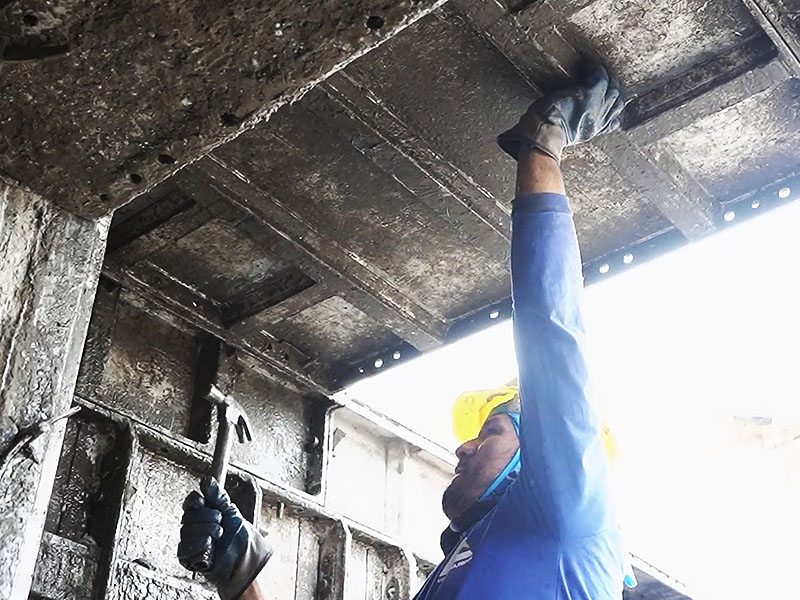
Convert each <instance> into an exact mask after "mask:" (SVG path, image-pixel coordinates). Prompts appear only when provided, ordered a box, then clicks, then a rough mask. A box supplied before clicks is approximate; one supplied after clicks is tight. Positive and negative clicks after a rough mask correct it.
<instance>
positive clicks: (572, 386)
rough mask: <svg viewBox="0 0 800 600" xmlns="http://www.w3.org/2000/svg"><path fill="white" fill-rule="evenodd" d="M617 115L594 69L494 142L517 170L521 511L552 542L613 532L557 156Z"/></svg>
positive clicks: (611, 93)
mask: <svg viewBox="0 0 800 600" xmlns="http://www.w3.org/2000/svg"><path fill="white" fill-rule="evenodd" d="M623 108H624V103H623V100H622V98H621V97H620V93H619V90H618V89H617V88H616V86H615V85H614V84H613V83H612V82H610V81H609V78H608V75H607V74H606V72H605V70H603V69H598V70H597V71H596V72H595V73H594V74H593V75H592V76H591V77H590V78H589V79H588V80H587V81H586V82H585V83H584V85H582V86H579V87H576V88H572V89H568V90H564V91H561V92H557V93H556V94H553V95H551V96H547V97H545V98H543V99H542V100H540V101H538V102H536V103H534V104H533V105H532V106H531V108H530V109H529V110H528V112H527V113H526V114H525V115H524V116H523V117H522V119H521V120H520V123H519V124H518V125H517V126H515V127H514V128H512V129H511V130H510V131H508V132H506V133H505V134H502V135H501V136H500V137H499V139H498V141H499V143H500V146H501V147H502V148H503V149H504V150H506V151H507V152H508V153H509V154H511V155H512V156H514V158H517V160H518V174H517V190H516V191H517V194H516V198H515V200H514V205H513V215H512V219H513V221H512V223H513V239H512V247H511V277H512V293H513V300H514V338H515V344H516V352H517V362H518V366H519V383H520V397H521V401H522V417H521V432H520V444H521V447H522V456H521V458H522V461H521V462H522V468H521V473H520V482H519V483H520V491H521V492H522V494H521V498H522V499H523V501H524V502H525V505H526V506H525V507H524V508H523V507H521V509H522V510H523V511H525V510H527V512H528V514H529V515H530V517H531V518H532V519H533V520H534V522H535V523H536V524H537V525H540V526H542V527H546V528H549V529H551V530H552V532H553V533H554V534H556V535H558V536H559V537H561V536H563V535H570V536H575V535H579V536H585V535H592V534H594V533H597V532H599V531H601V530H602V529H604V528H606V527H609V526H612V525H613V523H611V522H610V521H609V517H610V515H609V514H608V510H607V482H606V467H605V456H604V450H603V445H602V441H601V438H600V434H599V424H598V421H597V419H596V417H595V415H594V413H593V411H592V408H591V406H590V405H589V402H588V398H587V384H588V375H587V368H586V357H585V353H584V325H583V320H582V316H581V295H582V290H583V277H582V271H581V258H580V251H579V249H578V240H577V236H576V233H575V225H574V223H573V220H572V212H571V210H570V207H569V203H568V201H567V198H566V196H565V193H564V182H563V179H562V177H561V171H560V167H559V161H560V158H561V152H562V150H563V148H564V147H565V146H567V145H572V144H576V143H579V142H583V141H587V140H589V139H591V138H592V137H594V136H595V135H598V134H600V133H604V132H606V131H609V130H611V129H614V128H615V127H617V126H618V123H619V120H618V119H619V116H620V114H621V112H622V110H623Z"/></svg>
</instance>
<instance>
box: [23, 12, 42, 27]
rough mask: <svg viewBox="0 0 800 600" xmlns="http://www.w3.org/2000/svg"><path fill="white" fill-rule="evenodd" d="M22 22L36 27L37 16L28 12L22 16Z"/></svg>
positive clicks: (37, 22)
mask: <svg viewBox="0 0 800 600" xmlns="http://www.w3.org/2000/svg"><path fill="white" fill-rule="evenodd" d="M22 22H23V23H25V25H27V26H28V27H36V26H37V25H38V24H39V17H37V16H36V15H33V14H30V13H29V14H27V15H25V16H23V17H22Z"/></svg>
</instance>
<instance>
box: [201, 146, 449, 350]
mask: <svg viewBox="0 0 800 600" xmlns="http://www.w3.org/2000/svg"><path fill="white" fill-rule="evenodd" d="M190 172H191V174H192V175H193V176H195V177H197V178H199V179H201V180H202V181H204V182H205V183H206V184H208V185H209V186H210V187H211V188H213V189H214V190H215V191H216V192H217V193H219V194H220V195H221V196H222V197H223V198H225V199H226V200H227V201H228V202H230V203H231V204H233V205H234V206H236V207H238V208H241V209H242V210H244V211H245V212H246V213H247V214H250V215H252V216H253V217H254V219H255V222H254V223H253V226H249V227H247V228H246V230H247V233H248V235H250V236H251V237H253V238H254V239H260V240H262V241H264V242H265V243H266V244H267V247H270V248H273V249H274V250H275V251H277V252H278V253H279V254H280V255H281V256H283V257H284V258H286V260H288V261H290V262H292V263H294V264H296V265H297V266H298V267H300V268H301V269H302V270H303V271H304V272H306V273H308V274H309V275H310V276H311V277H312V278H313V279H314V280H315V281H318V282H320V283H322V284H324V285H325V286H327V287H328V288H330V289H332V290H334V291H335V292H336V294H337V295H339V296H341V297H342V298H344V299H345V300H346V301H348V302H349V303H351V304H352V305H353V306H355V307H356V308H358V309H359V310H361V311H362V312H364V313H366V314H368V315H370V316H371V317H372V318H373V319H375V320H376V321H378V322H379V323H384V324H385V325H386V327H387V328H388V329H389V330H391V331H393V332H394V333H395V334H396V335H397V336H398V337H399V338H400V339H402V340H405V341H406V342H408V343H409V344H411V345H412V346H414V347H415V348H417V349H418V350H422V351H424V350H430V349H432V348H435V347H438V346H440V345H441V344H442V340H443V338H444V335H445V333H446V329H447V323H446V322H445V321H444V320H443V319H441V318H440V317H438V316H437V315H434V314H432V313H431V312H429V311H428V310H427V309H426V308H425V307H423V306H421V305H420V304H419V303H417V302H416V301H414V300H413V299H411V298H408V297H407V296H405V295H404V294H402V293H401V292H400V290H398V289H396V288H395V287H394V286H393V285H392V284H391V283H390V282H389V281H388V280H387V278H386V277H385V276H383V275H382V274H381V273H378V272H375V271H374V270H373V269H372V268H371V267H369V266H368V265H366V264H362V263H361V262H360V261H359V260H357V258H355V257H353V256H352V255H351V253H349V252H348V251H347V250H346V249H344V248H342V247H341V246H339V244H337V243H336V242H334V241H332V240H329V239H327V238H325V237H323V236H322V235H321V234H320V233H319V232H317V231H316V230H314V229H313V228H311V227H310V226H309V225H308V224H306V223H305V222H303V221H302V220H301V219H300V218H299V217H297V215H295V214H294V213H293V212H292V211H291V210H289V209H288V208H287V205H286V203H284V202H281V201H280V200H279V199H277V198H273V197H272V196H271V195H270V194H268V193H267V192H266V191H264V190H262V189H260V188H258V187H256V186H254V185H253V184H252V183H251V182H249V181H248V180H246V179H245V178H243V177H241V176H239V175H238V174H237V173H236V171H235V169H231V168H230V167H228V166H227V165H226V164H225V163H223V162H222V161H221V160H220V159H219V158H217V157H216V156H214V155H213V154H211V155H209V156H208V157H206V158H204V159H203V160H201V161H199V162H198V163H196V164H195V165H192V167H191V168H190ZM256 225H257V226H256ZM243 227H244V225H243Z"/></svg>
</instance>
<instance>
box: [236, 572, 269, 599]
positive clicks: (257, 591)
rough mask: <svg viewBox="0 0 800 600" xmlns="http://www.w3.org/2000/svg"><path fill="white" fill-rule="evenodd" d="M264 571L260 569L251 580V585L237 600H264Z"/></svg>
mask: <svg viewBox="0 0 800 600" xmlns="http://www.w3.org/2000/svg"><path fill="white" fill-rule="evenodd" d="M265 571H266V569H261V572H260V573H259V574H258V576H257V577H256V578H255V579H254V580H253V583H251V584H250V586H249V587H248V588H247V589H246V590H245V591H244V592H243V593H242V595H241V596H240V597H239V600H266V598H267V592H266V575H265Z"/></svg>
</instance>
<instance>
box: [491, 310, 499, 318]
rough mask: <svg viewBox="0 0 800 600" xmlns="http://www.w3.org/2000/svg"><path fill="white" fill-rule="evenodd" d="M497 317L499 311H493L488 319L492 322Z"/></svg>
mask: <svg viewBox="0 0 800 600" xmlns="http://www.w3.org/2000/svg"><path fill="white" fill-rule="evenodd" d="M499 316H500V311H499V310H493V311H492V312H490V313H489V318H490V319H492V320H494V319H496V318H497V317H499Z"/></svg>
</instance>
